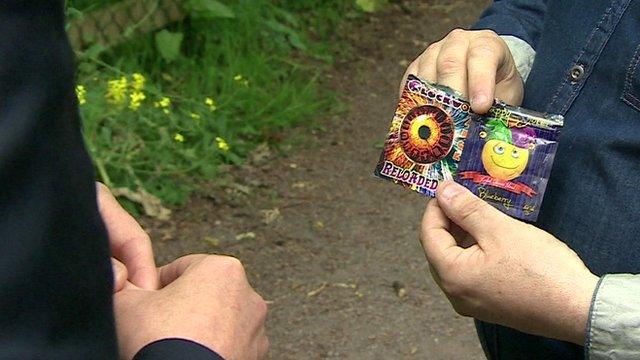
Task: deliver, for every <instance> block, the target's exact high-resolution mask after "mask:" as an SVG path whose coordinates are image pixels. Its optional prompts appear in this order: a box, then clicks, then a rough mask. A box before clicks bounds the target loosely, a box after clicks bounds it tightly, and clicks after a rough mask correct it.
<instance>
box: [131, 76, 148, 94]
mask: <svg viewBox="0 0 640 360" xmlns="http://www.w3.org/2000/svg"><path fill="white" fill-rule="evenodd" d="M131 77H133V82H132V83H131V87H132V88H133V90H134V91H142V89H144V83H145V82H146V81H147V79H145V77H144V75H142V74H140V73H134V74H133V75H131Z"/></svg>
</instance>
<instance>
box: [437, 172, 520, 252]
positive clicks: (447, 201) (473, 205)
mask: <svg viewBox="0 0 640 360" xmlns="http://www.w3.org/2000/svg"><path fill="white" fill-rule="evenodd" d="M436 198H437V199H438V204H439V205H440V208H441V209H442V210H443V211H444V213H445V214H446V215H447V217H448V218H449V219H451V221H452V222H454V223H455V224H457V225H458V226H460V227H461V228H462V229H463V230H465V231H466V232H468V233H469V234H470V235H471V236H472V237H473V238H474V239H475V240H476V241H477V242H478V245H480V247H483V242H484V243H485V244H486V241H487V239H493V238H495V237H494V236H493V235H495V233H496V231H498V230H499V227H500V225H502V224H504V223H505V222H508V221H511V218H509V217H508V216H507V215H505V214H503V213H501V212H500V211H498V210H497V209H496V208H494V207H493V206H491V205H489V204H488V203H486V202H484V201H482V200H480V198H478V197H477V196H475V195H473V194H472V193H471V192H470V191H469V190H467V189H466V188H465V187H463V186H462V185H460V184H457V183H455V182H453V181H448V182H446V183H444V184H442V185H440V187H439V188H438V190H437V193H436Z"/></svg>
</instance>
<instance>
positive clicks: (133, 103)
mask: <svg viewBox="0 0 640 360" xmlns="http://www.w3.org/2000/svg"><path fill="white" fill-rule="evenodd" d="M129 98H130V101H129V109H131V110H133V111H137V110H138V108H139V107H140V104H141V103H142V102H143V101H144V99H146V98H147V97H146V96H145V95H144V93H143V92H142V91H134V92H132V93H131V95H130V96H129Z"/></svg>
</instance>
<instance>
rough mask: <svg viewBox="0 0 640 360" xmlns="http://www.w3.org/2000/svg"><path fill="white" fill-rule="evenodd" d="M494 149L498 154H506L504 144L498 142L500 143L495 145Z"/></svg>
mask: <svg viewBox="0 0 640 360" xmlns="http://www.w3.org/2000/svg"><path fill="white" fill-rule="evenodd" d="M493 151H494V152H495V153H496V154H498V155H502V154H504V146H502V145H500V144H498V145H496V146H494V147H493Z"/></svg>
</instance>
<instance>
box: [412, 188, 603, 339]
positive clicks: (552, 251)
mask: <svg viewBox="0 0 640 360" xmlns="http://www.w3.org/2000/svg"><path fill="white" fill-rule="evenodd" d="M461 230H462V231H461ZM464 232H467V233H468V236H465V235H464ZM452 233H455V234H456V235H457V239H456V237H454V235H452ZM421 238H422V245H423V247H424V250H425V253H426V255H427V260H428V261H429V264H430V266H431V272H432V274H433V276H434V279H435V280H436V282H437V283H438V285H439V286H440V287H441V288H442V290H443V291H444V292H445V294H446V295H447V297H448V298H449V300H450V301H451V304H452V305H453V307H454V309H455V310H456V311H457V312H458V313H459V314H461V315H465V316H473V317H475V318H477V319H479V320H483V321H486V322H490V323H496V324H500V325H505V326H509V327H512V328H515V329H518V330H520V331H524V332H527V333H531V334H535V335H542V336H546V337H552V338H557V339H560V340H565V341H571V342H574V343H576V344H580V345H583V344H584V339H585V330H586V323H587V318H588V314H589V307H590V302H591V297H592V295H593V292H594V290H595V287H596V284H597V282H598V278H597V277H596V276H595V275H593V274H592V273H591V272H590V271H589V270H588V269H587V268H586V266H585V265H584V263H583V262H582V260H580V258H579V257H578V256H577V254H576V253H575V252H574V251H573V250H571V249H570V248H569V247H568V246H566V245H565V244H564V243H562V242H561V241H559V240H558V239H556V238H554V237H553V236H551V235H550V234H548V233H546V232H544V231H542V230H540V229H537V228H535V227H533V226H531V225H528V224H525V223H523V222H520V221H517V220H514V219H512V218H510V217H508V216H506V215H504V214H502V213H501V212H500V211H498V210H497V209H495V208H493V207H492V206H491V205H489V204H487V203H485V202H483V201H482V200H480V199H479V198H477V197H476V196H474V195H473V194H471V192H469V191H468V190H467V189H465V188H464V187H462V186H461V185H459V184H456V183H453V182H448V183H444V184H443V185H441V186H440V188H439V189H438V191H437V194H436V200H432V201H430V202H429V204H428V205H427V210H426V212H425V214H424V218H423V220H422V236H421ZM462 238H466V242H467V243H466V244H465V245H464V246H460V245H461V242H462V241H465V240H464V239H463V240H460V239H462Z"/></svg>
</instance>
